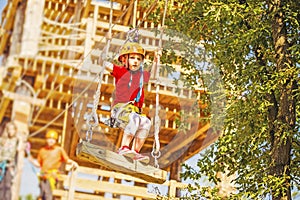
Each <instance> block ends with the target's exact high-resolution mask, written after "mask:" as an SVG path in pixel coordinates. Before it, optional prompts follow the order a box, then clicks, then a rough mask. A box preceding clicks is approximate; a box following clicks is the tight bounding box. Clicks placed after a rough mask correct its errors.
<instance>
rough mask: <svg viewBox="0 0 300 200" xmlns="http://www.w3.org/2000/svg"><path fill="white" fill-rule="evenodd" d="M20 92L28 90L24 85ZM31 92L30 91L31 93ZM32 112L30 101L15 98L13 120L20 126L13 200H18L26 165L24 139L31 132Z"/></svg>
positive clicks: (24, 92)
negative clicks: (29, 124)
mask: <svg viewBox="0 0 300 200" xmlns="http://www.w3.org/2000/svg"><path fill="white" fill-rule="evenodd" d="M17 92H18V93H23V94H26V93H27V92H28V90H27V89H26V87H25V88H22V86H21V87H20V88H19V90H17ZM29 94H30V93H29ZM30 113H31V104H30V102H25V101H23V100H15V101H14V102H13V111H12V120H13V121H14V122H15V124H16V125H17V127H18V137H19V138H20V139H19V142H20V144H19V147H18V150H19V151H18V157H17V167H16V168H17V169H16V175H15V177H14V181H13V186H12V200H18V198H19V191H20V183H21V176H22V172H23V166H24V147H25V146H24V143H23V142H24V141H26V139H27V136H28V134H29V128H28V121H29V116H30Z"/></svg>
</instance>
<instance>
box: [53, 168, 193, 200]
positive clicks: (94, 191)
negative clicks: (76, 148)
mask: <svg viewBox="0 0 300 200" xmlns="http://www.w3.org/2000/svg"><path fill="white" fill-rule="evenodd" d="M67 168H68V167H67ZM68 172H69V173H68V175H61V181H62V187H61V188H60V189H55V190H54V191H53V194H54V196H55V197H56V199H57V198H58V199H62V200H77V199H78V200H83V199H85V200H105V199H120V198H121V196H127V197H134V198H135V199H138V200H139V199H140V200H142V199H147V200H148V199H159V193H160V192H159V191H160V187H164V188H167V193H168V194H167V197H166V198H167V199H179V197H177V194H176V193H177V192H176V191H177V189H183V188H187V186H188V184H185V183H180V182H177V181H174V180H171V181H166V182H165V183H164V184H162V185H157V184H153V186H152V187H153V188H155V190H154V191H156V192H157V193H155V192H154V191H149V184H151V183H149V182H146V181H144V180H142V179H139V178H135V177H133V176H129V175H125V174H121V173H117V172H112V171H105V170H100V169H94V168H88V167H82V166H80V167H79V168H78V169H76V170H69V171H68ZM152 190H153V189H152Z"/></svg>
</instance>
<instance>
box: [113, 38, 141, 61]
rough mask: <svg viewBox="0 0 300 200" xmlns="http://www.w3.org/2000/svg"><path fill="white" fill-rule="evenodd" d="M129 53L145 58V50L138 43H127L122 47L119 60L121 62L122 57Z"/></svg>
mask: <svg viewBox="0 0 300 200" xmlns="http://www.w3.org/2000/svg"><path fill="white" fill-rule="evenodd" d="M129 53H137V54H141V55H142V56H143V58H144V57H145V50H144V49H143V47H142V46H141V45H139V44H138V43H136V42H127V43H125V44H124V45H123V46H122V48H121V50H120V54H119V57H118V60H119V61H120V57H121V56H123V55H126V54H129Z"/></svg>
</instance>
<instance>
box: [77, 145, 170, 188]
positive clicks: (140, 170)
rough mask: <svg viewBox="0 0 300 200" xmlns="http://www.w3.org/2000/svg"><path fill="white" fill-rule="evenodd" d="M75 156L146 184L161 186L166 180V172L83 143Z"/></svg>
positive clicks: (78, 147)
mask: <svg viewBox="0 0 300 200" xmlns="http://www.w3.org/2000/svg"><path fill="white" fill-rule="evenodd" d="M76 155H77V157H79V159H82V160H88V161H90V162H93V163H96V164H100V165H102V166H104V167H107V168H109V169H113V170H116V171H119V172H122V173H125V174H129V175H132V176H135V177H138V178H141V179H144V180H146V181H148V182H153V183H159V184H161V183H164V182H165V181H166V178H167V172H166V171H163V170H161V169H158V168H155V167H153V166H150V165H144V164H142V163H140V162H138V161H135V160H130V159H128V158H125V157H124V156H121V155H119V154H117V153H115V152H112V151H109V150H106V149H101V147H99V146H97V145H94V144H91V143H88V142H85V141H83V142H81V143H79V144H78V146H77V150H76Z"/></svg>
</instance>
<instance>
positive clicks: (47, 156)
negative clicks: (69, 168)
mask: <svg viewBox="0 0 300 200" xmlns="http://www.w3.org/2000/svg"><path fill="white" fill-rule="evenodd" d="M68 159H69V156H68V155H67V153H66V151H65V150H64V149H63V148H62V147H61V146H57V145H54V146H52V147H48V146H46V147H43V148H41V149H40V151H39V153H38V157H37V160H38V162H39V163H40V165H41V170H42V171H44V172H47V171H49V170H53V169H59V167H60V165H61V164H62V163H63V162H67V161H68Z"/></svg>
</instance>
